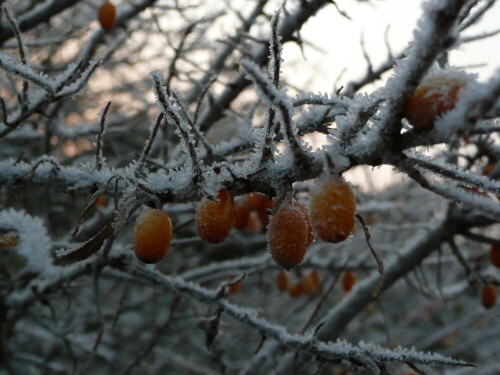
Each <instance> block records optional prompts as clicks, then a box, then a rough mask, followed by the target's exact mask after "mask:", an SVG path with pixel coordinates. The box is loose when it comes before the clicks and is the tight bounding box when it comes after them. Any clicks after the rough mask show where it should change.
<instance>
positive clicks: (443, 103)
mask: <svg viewBox="0 0 500 375" xmlns="http://www.w3.org/2000/svg"><path fill="white" fill-rule="evenodd" d="M469 80H470V79H469V77H467V76H466V75H465V74H464V73H461V72H459V71H451V70H446V71H444V70H442V71H433V72H431V73H429V74H428V75H427V76H426V77H425V78H424V79H423V80H422V81H421V82H420V85H418V87H417V88H416V89H415V92H414V93H413V96H412V97H411V98H410V100H409V101H408V103H407V104H406V107H405V110H404V116H405V117H406V118H407V120H408V121H409V122H410V124H412V125H413V127H414V128H415V129H429V128H432V127H433V126H434V122H435V121H436V119H437V118H438V117H439V116H440V115H442V114H444V113H446V112H448V111H450V110H452V109H453V108H454V107H455V104H456V103H457V98H458V95H459V92H460V90H462V89H463V88H464V87H465V86H466V85H467V84H468V82H469Z"/></svg>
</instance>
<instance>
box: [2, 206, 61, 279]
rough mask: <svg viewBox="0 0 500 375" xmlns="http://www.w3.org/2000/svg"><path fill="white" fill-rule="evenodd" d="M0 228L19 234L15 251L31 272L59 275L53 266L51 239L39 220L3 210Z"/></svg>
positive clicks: (20, 212)
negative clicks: (23, 259) (22, 258)
mask: <svg viewBox="0 0 500 375" xmlns="http://www.w3.org/2000/svg"><path fill="white" fill-rule="evenodd" d="M0 228H4V229H11V230H14V231H15V232H17V235H18V236H19V241H18V244H17V246H16V247H15V250H16V252H17V253H19V254H20V255H22V256H23V257H24V258H25V259H26V264H27V266H28V268H29V269H30V270H31V271H34V272H36V273H39V274H40V275H42V276H43V277H50V276H54V275H56V274H57V268H56V267H55V266H54V265H53V264H52V255H51V246H50V244H51V242H50V237H49V235H48V232H47V228H45V226H44V225H43V223H42V221H41V220H40V219H39V218H37V217H32V216H29V215H27V214H26V213H24V211H16V210H14V209H8V210H3V211H0Z"/></svg>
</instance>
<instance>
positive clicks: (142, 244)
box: [133, 209, 173, 264]
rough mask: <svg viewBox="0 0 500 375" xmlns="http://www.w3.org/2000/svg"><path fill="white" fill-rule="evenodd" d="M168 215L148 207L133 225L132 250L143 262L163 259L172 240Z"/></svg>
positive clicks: (155, 261)
mask: <svg viewBox="0 0 500 375" xmlns="http://www.w3.org/2000/svg"><path fill="white" fill-rule="evenodd" d="M172 236H173V229H172V223H171V221H170V217H169V216H168V214H167V213H166V212H164V211H162V210H157V209H150V210H147V211H144V212H143V213H142V214H140V215H139V217H138V218H137V220H136V222H135V227H134V239H133V241H134V251H135V255H136V256H137V258H138V259H139V260H140V261H141V262H143V263H148V264H150V263H157V262H159V261H160V260H162V259H163V257H164V256H165V254H166V253H167V250H168V247H169V246H170V242H171V241H172Z"/></svg>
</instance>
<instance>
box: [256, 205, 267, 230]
mask: <svg viewBox="0 0 500 375" xmlns="http://www.w3.org/2000/svg"><path fill="white" fill-rule="evenodd" d="M256 213H257V217H258V218H259V221H260V223H261V224H262V228H264V229H266V228H267V226H268V225H269V220H270V219H269V213H268V212H267V208H260V209H258V210H257V212H256Z"/></svg>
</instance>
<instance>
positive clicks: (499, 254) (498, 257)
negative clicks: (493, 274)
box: [490, 245, 500, 268]
mask: <svg viewBox="0 0 500 375" xmlns="http://www.w3.org/2000/svg"><path fill="white" fill-rule="evenodd" d="M490 262H491V264H493V265H494V266H495V267H496V268H500V246H494V245H493V246H491V247H490Z"/></svg>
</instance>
